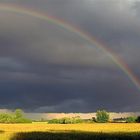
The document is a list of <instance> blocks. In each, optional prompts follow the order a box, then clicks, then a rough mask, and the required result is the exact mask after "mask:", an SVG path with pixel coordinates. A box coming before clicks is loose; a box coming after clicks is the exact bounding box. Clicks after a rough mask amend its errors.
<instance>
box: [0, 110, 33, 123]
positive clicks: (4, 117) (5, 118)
mask: <svg viewBox="0 0 140 140" xmlns="http://www.w3.org/2000/svg"><path fill="white" fill-rule="evenodd" d="M31 122H32V121H31V120H30V119H27V118H25V117H24V116H23V111H22V110H21V109H16V110H15V112H14V113H13V114H10V113H2V114H0V123H31Z"/></svg>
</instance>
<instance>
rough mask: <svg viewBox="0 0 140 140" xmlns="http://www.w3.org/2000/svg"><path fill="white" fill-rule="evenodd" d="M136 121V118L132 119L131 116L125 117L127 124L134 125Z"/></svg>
mask: <svg viewBox="0 0 140 140" xmlns="http://www.w3.org/2000/svg"><path fill="white" fill-rule="evenodd" d="M136 119H137V118H136V117H134V116H133V117H132V116H131V117H127V118H126V122H127V123H135V122H136Z"/></svg>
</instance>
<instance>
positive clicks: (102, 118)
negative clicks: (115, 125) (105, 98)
mask: <svg viewBox="0 0 140 140" xmlns="http://www.w3.org/2000/svg"><path fill="white" fill-rule="evenodd" d="M96 121H97V122H99V123H106V122H108V121H109V113H108V112H107V111H105V110H98V111H97V113H96Z"/></svg>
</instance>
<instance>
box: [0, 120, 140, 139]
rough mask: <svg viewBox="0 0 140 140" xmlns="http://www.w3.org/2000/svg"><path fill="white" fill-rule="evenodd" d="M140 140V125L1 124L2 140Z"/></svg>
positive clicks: (0, 136)
mask: <svg viewBox="0 0 140 140" xmlns="http://www.w3.org/2000/svg"><path fill="white" fill-rule="evenodd" d="M77 139H80V140H91V139H94V140H100V139H107V140H108V139H109V140H116V139H133V140H137V139H138V140H139V139H140V124H127V123H114V124H113V123H105V124H96V123H93V124H47V123H32V124H0V140H77Z"/></svg>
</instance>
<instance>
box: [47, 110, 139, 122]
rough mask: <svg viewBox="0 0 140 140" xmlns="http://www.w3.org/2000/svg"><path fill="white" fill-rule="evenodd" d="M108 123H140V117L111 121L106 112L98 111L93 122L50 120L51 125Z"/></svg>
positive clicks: (79, 119)
mask: <svg viewBox="0 0 140 140" xmlns="http://www.w3.org/2000/svg"><path fill="white" fill-rule="evenodd" d="M93 122H96V123H107V122H126V123H135V122H138V123H140V117H135V116H131V117H127V118H118V119H116V120H110V115H109V113H108V112H107V111H106V110H98V111H97V112H96V117H93V118H92V120H83V119H81V118H80V117H79V116H78V117H72V118H66V117H65V118H61V119H52V120H49V121H48V123H50V124H74V123H93Z"/></svg>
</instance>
